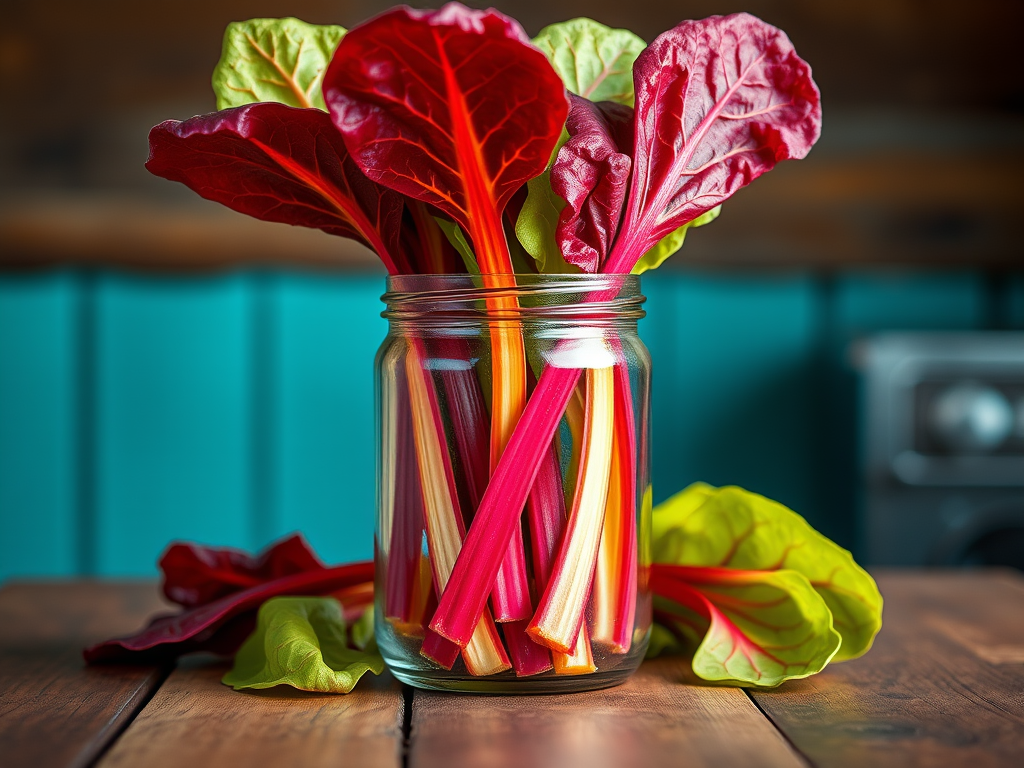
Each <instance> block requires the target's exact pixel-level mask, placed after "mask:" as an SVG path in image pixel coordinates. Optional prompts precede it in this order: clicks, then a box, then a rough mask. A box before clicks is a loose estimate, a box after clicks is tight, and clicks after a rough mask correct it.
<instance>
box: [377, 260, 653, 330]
mask: <svg viewBox="0 0 1024 768" xmlns="http://www.w3.org/2000/svg"><path fill="white" fill-rule="evenodd" d="M381 300H382V301H384V303H386V304H387V307H388V308H387V310H386V311H385V312H383V313H381V314H382V316H383V317H385V318H387V319H388V320H395V321H419V322H428V323H431V324H435V323H436V324H441V323H444V324H450V323H452V322H457V321H459V320H464V321H467V322H481V321H483V320H486V321H488V322H493V321H496V320H501V321H515V320H522V321H530V320H545V321H551V322H581V321H585V322H587V323H588V324H593V323H596V322H605V323H613V322H616V323H617V322H620V321H632V322H635V321H636V320H639V319H640V318H642V317H644V315H645V314H646V313H645V312H644V310H643V309H642V305H643V303H644V300H645V297H644V296H643V294H641V293H640V277H639V275H604V274H571V275H555V274H535V273H526V274H515V275H510V274H456V275H391V276H389V277H388V278H387V292H386V293H385V294H384V295H383V296H381Z"/></svg>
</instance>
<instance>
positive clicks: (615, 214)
mask: <svg viewBox="0 0 1024 768" xmlns="http://www.w3.org/2000/svg"><path fill="white" fill-rule="evenodd" d="M569 104H570V108H569V116H568V118H567V120H566V123H565V128H566V131H567V133H568V134H569V140H568V141H566V142H565V145H564V146H563V147H562V148H561V149H560V150H559V151H558V157H557V159H556V160H555V164H554V165H553V166H552V168H551V189H552V190H553V191H554V193H555V194H557V195H558V196H559V197H560V198H562V199H563V200H565V202H566V206H565V207H564V208H563V209H562V211H561V213H560V215H559V220H558V227H557V228H556V231H555V240H556V241H557V243H558V248H559V250H560V251H561V253H562V256H563V257H564V259H565V260H566V261H567V262H569V263H570V264H575V265H576V266H577V267H579V268H580V269H582V270H583V271H584V272H597V271H599V270H600V268H601V266H602V264H603V263H604V260H605V258H606V257H607V256H608V251H609V249H610V248H611V244H612V240H613V239H614V238H615V233H616V231H617V230H618V227H619V219H620V218H621V217H622V207H623V203H624V202H625V199H626V190H627V188H628V184H629V170H630V167H631V164H632V161H631V160H630V158H629V153H630V152H631V149H632V136H631V134H632V130H633V110H632V109H630V108H629V107H626V106H623V105H622V104H615V103H613V102H602V103H600V104H595V103H593V102H591V101H588V100H587V99H585V98H583V97H581V96H576V95H573V96H570V97H569Z"/></svg>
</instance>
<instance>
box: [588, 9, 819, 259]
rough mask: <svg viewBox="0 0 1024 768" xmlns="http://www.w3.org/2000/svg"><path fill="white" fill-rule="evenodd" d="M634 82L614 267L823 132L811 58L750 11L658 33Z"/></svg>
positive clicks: (802, 150) (801, 152) (800, 153)
mask: <svg viewBox="0 0 1024 768" xmlns="http://www.w3.org/2000/svg"><path fill="white" fill-rule="evenodd" d="M633 82H634V87H635V90H636V133H635V138H636V141H635V144H636V149H635V151H634V155H633V178H632V181H631V183H630V194H629V204H628V206H627V209H626V215H625V218H624V219H623V222H622V228H621V231H620V232H619V236H618V238H617V240H616V242H615V246H614V248H613V249H612V253H611V255H610V256H609V258H608V261H607V262H606V265H605V268H604V271H607V272H629V271H630V269H632V267H633V265H634V264H636V262H637V260H638V259H639V258H640V257H641V256H642V255H643V254H644V253H645V252H646V251H647V250H648V249H650V248H651V247H652V246H654V245H655V243H657V242H658V241H659V240H660V239H661V238H663V237H664V236H665V235H667V234H668V233H670V232H672V231H673V230H675V229H678V228H679V227H681V226H682V225H683V224H686V223H687V222H689V221H692V220H693V219H695V218H697V217H698V216H700V215H701V214H702V213H704V212H706V211H709V210H711V209H712V208H714V207H715V206H716V205H718V204H719V203H721V202H722V201H723V200H725V199H726V198H728V197H729V196H730V195H731V194H733V193H734V192H735V191H736V190H738V189H740V188H741V187H742V186H744V185H745V184H748V183H750V182H751V181H753V180H754V179H756V178H757V177H758V176H760V175H761V174H762V173H765V172H766V171H769V170H771V169H772V168H773V167H774V166H775V164H776V163H777V162H779V161H780V160H785V159H788V158H801V157H804V156H805V155H806V154H807V153H808V152H809V151H810V149H811V145H813V144H814V142H815V141H816V140H817V138H818V135H819V133H820V131H821V104H820V100H819V94H818V88H817V86H816V85H815V84H814V81H813V80H812V79H811V68H810V66H808V64H807V63H806V62H804V61H803V60H801V59H800V58H799V57H798V56H797V55H796V51H794V50H793V45H792V43H790V42H789V38H787V37H786V35H785V33H784V32H782V31H781V30H779V29H776V28H775V27H773V26H771V25H769V24H766V23H764V22H763V21H761V20H760V19H757V18H755V17H754V16H751V15H749V14H746V13H738V14H733V15H731V16H712V17H710V18H708V19H704V20H703V21H685V22H683V23H682V24H680V25H679V26H677V27H675V28H674V29H671V30H669V31H668V32H665V33H664V34H662V35H660V36H659V37H658V38H657V39H656V40H655V41H654V42H653V43H651V45H650V46H649V47H648V48H647V49H646V50H644V52H643V53H641V54H640V56H639V57H638V58H637V60H636V63H635V64H634V66H633Z"/></svg>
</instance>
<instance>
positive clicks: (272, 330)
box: [0, 271, 1024, 579]
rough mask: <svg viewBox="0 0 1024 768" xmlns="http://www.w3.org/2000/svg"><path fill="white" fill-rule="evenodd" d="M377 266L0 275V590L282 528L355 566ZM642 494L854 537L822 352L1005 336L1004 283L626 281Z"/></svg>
mask: <svg viewBox="0 0 1024 768" xmlns="http://www.w3.org/2000/svg"><path fill="white" fill-rule="evenodd" d="M382 288H383V281H382V279H381V278H380V277H378V276H364V275H357V276H353V275H347V276H330V277H327V276H322V275H317V276H311V275H302V274H291V273H274V272H262V271H252V272H242V273H234V274H226V275H218V276H207V277H187V278H168V277H141V276H130V275H124V274H116V273H104V272H100V273H84V272H74V271H55V272H45V273H26V274H5V275H2V276H0V579H4V578H9V577H12V576H57V575H69V574H98V575H119V576H120V575H144V576H145V575H152V574H153V573H154V572H155V567H154V563H155V561H156V558H157V556H158V555H159V553H160V552H161V550H162V549H163V547H164V546H165V545H166V544H167V542H168V541H170V540H172V539H175V538H184V539H194V540H199V541H204V542H209V543H216V544H230V545H235V546H239V547H245V548H250V549H251V548H256V547H259V546H262V545H263V544H265V543H267V542H268V541H270V540H272V539H274V538H276V537H278V536H280V535H281V534H283V533H286V532H288V531H292V530H301V531H303V532H304V533H305V534H306V535H307V537H308V538H309V539H310V541H311V542H312V544H313V546H314V547H315V548H316V549H317V551H318V552H319V553H320V554H321V555H322V557H324V558H325V559H326V560H328V561H343V560H349V559H355V558H368V557H370V556H371V542H372V527H373V511H372V510H373V473H374V463H373V452H372V450H370V446H371V445H372V441H373V408H372V405H373V392H372V362H373V356H374V353H375V351H376V349H377V346H378V344H379V343H380V340H381V339H382V338H383V336H384V333H385V330H386V324H385V321H384V320H382V319H381V318H380V317H379V312H380V310H381V308H382V307H381V305H380V304H379V299H378V297H379V295H380V293H381V292H382ZM644 293H645V294H647V296H648V305H647V309H648V312H649V316H648V318H647V319H646V320H644V321H643V323H642V329H641V334H642V336H643V338H644V339H645V341H646V342H647V345H648V347H649V348H650V350H651V354H652V356H653V358H654V362H655V375H654V409H655V413H656V418H655V420H654V448H653V451H654V453H653V456H654V483H655V485H654V488H655V498H656V500H660V499H663V498H665V497H667V496H668V495H670V494H671V493H673V492H674V491H676V490H678V489H680V488H682V487H683V486H685V485H686V484H687V483H689V482H692V481H693V480H697V479H702V480H706V481H708V482H711V483H714V484H724V483H736V484H739V485H743V486H745V487H748V488H750V489H752V490H756V491H759V492H761V493H764V494H766V495H768V496H772V497H774V498H777V499H779V500H781V501H783V502H785V503H787V504H789V505H790V506H792V507H793V508H795V509H797V510H798V511H800V512H802V513H803V514H805V515H806V516H807V517H808V518H809V519H810V520H811V522H812V523H813V524H814V525H816V526H818V527H819V528H821V529H822V530H823V531H824V532H825V533H827V534H829V535H831V536H833V537H834V538H836V539H837V540H838V541H840V542H841V543H843V544H845V545H847V546H851V547H856V543H857V542H856V536H855V531H856V525H855V519H854V516H855V510H856V503H855V497H856V493H857V488H856V389H855V378H854V375H853V373H852V371H851V370H850V369H849V367H848V365H847V364H846V362H845V354H846V352H845V350H846V349H847V347H848V345H849V342H850V341H851V340H853V339H855V338H856V337H858V336H860V335H863V334H867V333H871V332H874V331H878V330H884V329H978V328H985V327H993V326H1000V327H1018V328H1021V327H1024V276H1017V277H1015V278H1013V279H1012V280H1011V281H1010V282H1009V283H1002V284H1001V285H1000V286H998V287H994V286H993V284H992V282H991V281H988V280H986V279H985V278H984V277H983V276H981V275H978V274H974V273H971V272H955V273H951V272H946V273H928V274H905V275H899V274H891V273H860V272H858V273H850V274H843V275H838V276H829V277H821V276H814V275H810V274H803V273H793V274H783V275H765V274H758V275H745V274H729V275H725V274H705V273H679V272H674V273H670V272H663V273H661V274H656V275H653V276H650V277H649V278H647V279H645V280H644Z"/></svg>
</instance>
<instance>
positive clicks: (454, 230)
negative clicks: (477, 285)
mask: <svg viewBox="0 0 1024 768" xmlns="http://www.w3.org/2000/svg"><path fill="white" fill-rule="evenodd" d="M434 221H436V222H437V226H438V227H440V228H441V231H442V232H444V236H445V237H446V238H447V239H448V242H449V243H451V245H452V247H453V248H454V249H455V250H456V251H457V252H458V254H459V256H461V257H462V261H463V263H464V264H465V265H466V271H467V272H469V273H470V274H473V275H479V274H480V267H479V266H477V263H476V255H475V254H474V253H473V247H472V246H471V245H470V244H469V241H468V240H466V236H465V235H464V234H463V232H462V227H460V226H459V225H458V224H456V223H455V222H454V221H450V220H448V219H443V218H441V217H440V216H435V217H434Z"/></svg>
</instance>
